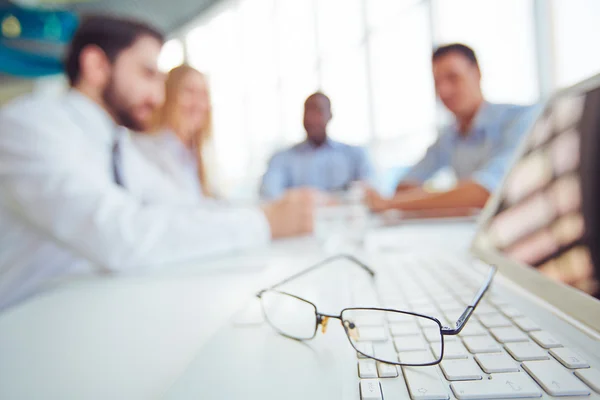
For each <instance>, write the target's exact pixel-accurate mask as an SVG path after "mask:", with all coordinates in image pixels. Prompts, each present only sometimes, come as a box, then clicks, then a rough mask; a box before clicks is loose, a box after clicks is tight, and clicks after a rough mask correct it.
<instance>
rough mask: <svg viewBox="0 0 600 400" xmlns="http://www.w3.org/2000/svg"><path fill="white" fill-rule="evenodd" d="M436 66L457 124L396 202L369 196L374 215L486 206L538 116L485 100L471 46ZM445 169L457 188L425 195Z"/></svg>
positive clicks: (408, 178)
mask: <svg viewBox="0 0 600 400" xmlns="http://www.w3.org/2000/svg"><path fill="white" fill-rule="evenodd" d="M432 64H433V78H434V81H435V89H436V92H437V95H438V96H439V97H440V100H441V101H442V103H444V105H445V106H446V108H448V110H450V112H452V114H453V115H454V117H455V122H454V124H453V125H450V126H448V127H446V128H445V129H444V130H443V131H442V132H441V134H440V135H439V137H438V139H437V141H436V142H435V143H434V144H433V145H432V146H431V147H430V148H429V149H428V150H427V153H426V154H425V157H424V158H423V159H422V160H421V161H420V162H418V163H417V164H416V165H415V166H414V167H412V169H410V170H409V172H408V173H407V174H406V175H405V176H404V178H403V179H402V181H401V182H400V183H399V184H398V187H397V189H396V195H395V196H394V197H393V198H392V199H384V198H382V197H380V196H379V195H378V194H377V193H376V192H375V191H372V190H370V191H368V193H367V203H368V204H369V206H370V208H371V209H372V210H373V211H376V212H378V211H385V210H388V209H402V210H426V209H438V208H460V207H474V208H480V207H483V206H484V205H485V203H486V201H487V199H488V198H489V196H490V194H491V193H493V192H494V190H496V188H497V187H498V185H499V183H500V181H501V180H502V177H503V175H504V173H505V171H506V169H507V168H508V166H509V164H510V161H511V158H512V156H513V152H514V151H515V149H516V147H517V146H518V144H519V142H520V140H521V137H522V136H523V134H524V133H525V132H526V131H527V129H528V127H529V125H530V123H532V122H533V118H534V117H535V116H536V113H535V111H536V110H537V109H536V108H534V107H525V106H517V105H512V104H492V103H489V102H487V101H485V99H484V98H483V94H482V91H481V71H480V69H479V64H478V62H477V57H476V56H475V52H474V51H473V50H472V49H470V48H469V47H467V46H465V45H462V44H451V45H447V46H443V47H440V48H438V49H437V50H436V51H435V52H434V53H433V57H432ZM444 167H451V168H452V169H453V170H454V173H455V174H456V177H457V179H458V183H457V185H456V187H455V188H454V189H452V190H450V191H446V192H429V191H426V190H424V189H423V187H422V185H423V183H424V182H425V181H426V180H427V179H429V178H431V177H432V176H433V175H434V174H435V173H436V172H437V171H438V170H440V169H442V168H444Z"/></svg>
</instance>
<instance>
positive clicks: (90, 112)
mask: <svg viewBox="0 0 600 400" xmlns="http://www.w3.org/2000/svg"><path fill="white" fill-rule="evenodd" d="M65 104H67V106H68V107H69V108H70V111H71V113H72V115H73V119H74V120H75V122H76V123H77V125H78V126H80V127H81V128H82V129H84V131H85V132H91V133H92V134H93V136H94V139H97V140H100V141H101V142H102V143H105V144H109V145H112V143H113V142H114V140H115V135H116V134H117V132H119V131H122V130H124V129H125V128H121V127H119V126H118V125H117V124H116V123H115V121H114V120H113V119H112V117H111V116H110V114H108V112H106V110H104V109H103V108H102V107H101V106H100V105H98V104H97V103H96V102H94V101H93V100H92V99H90V98H89V97H87V96H86V95H84V94H83V93H81V92H80V91H79V90H77V89H71V90H69V92H68V93H67V94H66V96H65Z"/></svg>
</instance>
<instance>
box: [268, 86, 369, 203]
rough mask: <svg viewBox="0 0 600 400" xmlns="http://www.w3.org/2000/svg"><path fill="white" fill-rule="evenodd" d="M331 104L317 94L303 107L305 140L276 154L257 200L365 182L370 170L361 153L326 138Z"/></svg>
mask: <svg viewBox="0 0 600 400" xmlns="http://www.w3.org/2000/svg"><path fill="white" fill-rule="evenodd" d="M332 117H333V114H332V112H331V101H330V100H329V97H327V96H326V95H325V94H323V93H321V92H317V93H314V94H312V95H310V96H309V97H308V98H307V99H306V102H305V103H304V129H305V130H306V140H305V141H303V142H302V143H299V144H297V145H295V146H293V147H291V148H289V149H287V150H283V151H280V152H278V153H276V154H275V155H274V156H273V157H272V158H271V160H270V162H269V166H268V168H267V172H266V173H265V174H264V176H263V180H262V185H261V196H262V197H263V198H266V199H274V198H278V197H280V196H282V195H283V194H284V193H285V192H286V190H288V189H292V188H298V187H311V188H315V189H318V190H320V191H324V192H334V191H339V190H345V189H348V188H349V187H350V184H351V183H353V182H356V181H366V180H368V179H369V178H371V177H372V175H373V167H372V165H371V162H370V160H369V157H368V156H367V152H366V151H365V149H363V148H361V147H357V146H351V145H348V144H344V143H340V142H337V141H334V140H332V139H330V138H329V137H328V135H327V125H328V124H329V122H330V121H331V119H332Z"/></svg>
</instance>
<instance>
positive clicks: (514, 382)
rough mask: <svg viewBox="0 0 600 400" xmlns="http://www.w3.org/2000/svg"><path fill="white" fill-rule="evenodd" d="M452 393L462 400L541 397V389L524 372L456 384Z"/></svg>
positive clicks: (453, 385)
mask: <svg viewBox="0 0 600 400" xmlns="http://www.w3.org/2000/svg"><path fill="white" fill-rule="evenodd" d="M451 386H452V391H453V392H454V394H455V395H456V397H457V398H459V399H460V400H467V399H468V400H472V399H523V398H532V397H541V396H542V392H541V391H540V389H539V387H538V386H537V385H536V384H535V383H534V382H533V381H532V380H531V378H529V377H528V376H527V375H525V374H524V373H522V372H516V373H509V374H496V375H492V379H483V380H480V381H469V382H454V383H452V385H451Z"/></svg>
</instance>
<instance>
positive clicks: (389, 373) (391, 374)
mask: <svg viewBox="0 0 600 400" xmlns="http://www.w3.org/2000/svg"><path fill="white" fill-rule="evenodd" d="M377 371H379V377H380V378H395V377H397V376H398V368H396V366H395V365H391V364H386V363H382V362H379V361H378V362H377Z"/></svg>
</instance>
